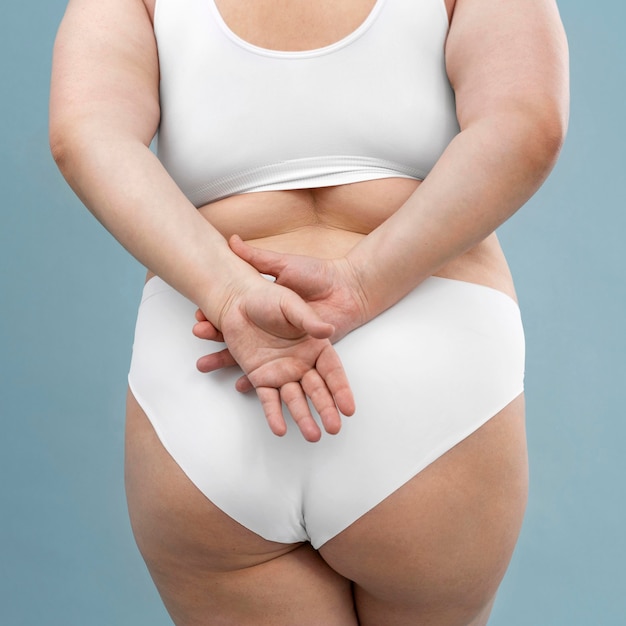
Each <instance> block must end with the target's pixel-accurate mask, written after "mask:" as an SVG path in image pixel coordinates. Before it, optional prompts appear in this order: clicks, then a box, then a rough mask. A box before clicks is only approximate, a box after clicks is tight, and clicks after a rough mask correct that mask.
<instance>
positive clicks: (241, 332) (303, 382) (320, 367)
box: [201, 281, 354, 441]
mask: <svg viewBox="0 0 626 626" xmlns="http://www.w3.org/2000/svg"><path fill="white" fill-rule="evenodd" d="M220 326H221V335H222V336H223V339H224V341H225V342H226V345H227V346H228V348H227V350H226V351H223V352H222V353H217V355H208V356H207V357H205V364H206V367H204V368H201V369H203V370H204V371H211V370H214V369H218V368H219V367H222V366H224V365H228V364H233V363H235V362H236V363H237V364H238V365H239V366H240V367H241V368H242V369H243V371H244V373H245V374H246V376H245V377H244V378H243V379H241V380H242V381H245V382H241V383H240V384H239V385H238V388H239V389H240V390H243V391H245V390H247V389H248V388H250V386H253V387H254V388H255V389H256V392H257V395H258V397H259V399H260V400H261V403H262V405H263V409H264V412H265V415H266V417H267V420H268V423H269V425H270V428H271V429H272V431H273V432H274V433H275V434H277V435H282V434H284V432H285V429H286V424H285V421H284V417H283V414H282V403H283V402H284V403H285V404H286V406H287V408H288V409H289V411H290V413H291V415H292V416H293V418H294V420H295V421H296V422H297V424H298V427H299V428H300V430H301V431H302V433H303V435H304V437H305V438H306V439H308V440H309V441H316V440H317V439H319V437H320V435H321V431H320V429H319V427H318V425H317V423H316V422H315V420H314V419H313V417H312V415H311V411H310V409H309V405H308V402H307V397H308V398H310V399H311V401H312V403H313V405H314V407H315V409H316V410H317V412H318V413H319V415H320V417H321V420H322V424H323V426H324V428H325V429H326V431H327V432H329V433H336V432H338V431H339V428H340V427H341V418H340V415H339V411H338V408H339V410H340V411H342V412H343V413H344V414H347V415H349V414H351V413H352V412H353V411H354V401H353V399H352V393H351V391H350V387H349V384H348V381H347V378H346V376H345V372H344V370H343V367H342V365H341V362H340V360H339V357H338V356H337V354H336V352H335V350H334V349H333V347H332V345H331V343H330V341H329V340H328V337H329V336H330V335H331V334H332V332H333V328H332V326H331V325H329V324H326V323H324V322H322V321H321V320H320V319H319V317H318V316H317V315H315V313H313V311H312V310H311V309H310V307H309V306H308V305H306V304H305V303H304V302H303V301H302V300H301V298H299V297H298V296H297V295H296V294H294V293H293V292H292V291H290V290H289V289H286V288H284V287H282V286H279V285H273V284H272V283H269V282H266V281H262V283H259V286H258V287H256V288H255V289H248V290H247V291H244V292H242V293H241V294H239V295H238V296H237V297H235V298H234V299H233V300H232V301H231V303H230V304H229V306H228V307H227V309H226V310H225V312H223V314H222V317H221V322H220ZM228 360H230V362H227V361H228Z"/></svg>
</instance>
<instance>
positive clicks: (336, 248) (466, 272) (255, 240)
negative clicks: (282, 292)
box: [198, 178, 515, 299]
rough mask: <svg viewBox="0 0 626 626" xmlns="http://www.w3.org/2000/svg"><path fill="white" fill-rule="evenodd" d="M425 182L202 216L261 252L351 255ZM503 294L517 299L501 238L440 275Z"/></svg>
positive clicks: (321, 191)
mask: <svg viewBox="0 0 626 626" xmlns="http://www.w3.org/2000/svg"><path fill="white" fill-rule="evenodd" d="M419 184H420V182H419V181H416V180H411V179H404V178H388V179H379V180H371V181H366V182H359V183H353V184H348V185H340V186H335V187H321V188H316V189H298V190H289V191H271V192H254V193H248V194H241V195H237V196H231V197H228V198H225V199H223V200H219V201H217V202H214V203H211V204H208V205H206V206H203V207H200V208H199V209H198V210H199V212H200V213H201V214H202V215H203V216H204V217H205V218H206V219H207V220H208V221H210V222H211V224H212V225H213V226H214V227H215V228H217V230H219V231H220V232H221V234H222V235H223V236H224V237H226V238H228V237H230V236H231V235H233V234H237V235H239V236H240V237H241V238H242V239H243V240H244V241H248V242H249V243H250V244H251V245H254V246H256V247H259V248H265V249H268V250H273V251H275V252H284V253H290V254H304V255H308V256H315V257H318V258H336V257H341V256H344V255H345V254H347V253H348V252H349V251H350V250H351V249H352V248H353V247H354V246H355V245H356V244H357V243H358V242H359V241H360V240H361V239H362V238H363V237H365V236H367V235H368V234H369V233H370V232H371V231H373V230H374V229H375V228H376V227H377V226H379V225H380V224H381V223H382V222H384V221H385V220H386V219H387V218H388V217H390V216H391V215H392V214H393V213H395V211H396V210H397V209H398V208H399V207H400V206H402V204H403V203H404V202H405V201H406V200H407V199H408V197H409V196H410V195H411V194H412V193H413V192H414V191H415V189H417V187H418V186H419ZM435 275H436V276H441V277H444V278H452V279H456V280H463V281H466V282H473V283H477V284H482V285H485V286H488V287H492V288H494V289H497V290H499V291H502V292H504V293H506V294H507V295H509V296H510V297H512V298H513V299H515V290H514V287H513V281H512V278H511V274H510V272H509V268H508V265H507V262H506V259H505V257H504V254H503V252H502V249H501V248H500V245H499V243H498V240H497V237H496V235H495V234H493V235H490V236H489V237H487V238H486V239H485V240H484V241H482V242H481V243H479V244H478V245H476V246H475V247H474V248H473V249H471V250H469V251H468V252H466V253H465V254H463V255H461V256H460V257H458V258H457V259H454V260H453V261H451V262H450V263H448V264H447V265H446V266H444V267H442V268H440V270H439V271H438V272H437V273H436V274H435Z"/></svg>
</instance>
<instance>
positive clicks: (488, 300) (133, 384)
mask: <svg viewBox="0 0 626 626" xmlns="http://www.w3.org/2000/svg"><path fill="white" fill-rule="evenodd" d="M195 310H196V306H195V305H194V304H193V303H192V302H190V301H189V300H187V299H186V298H184V297H183V296H182V295H180V294H179V293H177V292H176V291H175V290H173V289H172V288H171V287H169V286H168V285H167V284H166V283H165V282H163V281H162V280H161V279H159V278H152V279H151V280H149V281H148V282H147V283H146V285H145V288H144V294H143V298H142V302H141V305H140V307H139V314H138V319H137V325H136V332H135V341H134V346H133V356H132V361H131V368H130V373H129V384H130V388H131V391H132V393H133V394H134V396H135V398H136V399H137V401H138V403H139V405H140V406H141V408H142V409H143V410H144V412H145V413H146V415H147V416H148V418H149V420H150V421H151V423H152V425H153V427H154V429H155V431H156V433H157V435H158V437H159V438H160V440H161V442H162V444H163V446H164V447H165V448H166V449H167V450H168V452H169V453H170V455H171V456H172V457H173V458H174V460H175V461H176V462H177V463H178V465H179V466H180V467H181V469H182V470H183V471H184V472H185V473H186V475H187V476H188V477H189V478H190V480H191V481H192V482H193V483H194V484H195V485H196V486H197V487H198V488H199V489H200V491H201V492H202V493H204V495H205V496H206V497H207V498H209V499H210V500H211V501H212V502H213V503H214V504H215V505H217V506H218V507H219V508H220V509H222V510H223V511H224V512H225V513H227V514H228V515H229V516H230V517H232V518H233V519H235V520H236V521H238V522H239V523H240V524H243V525H244V526H246V527H247V528H249V529H250V530H252V531H254V532H255V533H257V534H259V535H260V536H262V537H264V538H265V539H268V540H271V541H277V542H283V543H296V542H300V541H310V542H311V543H312V545H313V546H314V547H315V548H318V547H319V546H321V545H322V544H324V543H325V542H326V541H328V540H329V539H330V538H332V537H334V536H335V535H337V534H338V533H339V532H341V531H342V530H344V529H345V528H347V527H348V526H349V525H350V524H352V523H353V522H354V521H355V520H357V519H358V518H359V517H361V516H362V515H364V514H365V513H366V512H368V511H369V510H371V509H372V508H373V507H375V506H376V505H377V504H379V503H380V502H381V501H382V500H384V499H385V498H386V497H387V496H388V495H390V494H391V493H393V492H394V491H395V490H397V489H398V488H399V487H401V486H402V485H403V484H404V483H406V482H407V481H408V480H410V479H411V478H412V477H413V476H415V475H416V474H417V473H419V472H420V471H421V470H423V469H424V468H425V467H426V466H428V465H429V464H430V463H432V462H433V461H434V460H436V459H437V458H438V457H440V456H441V455H443V454H444V453H445V452H447V451H448V450H450V449H451V448H452V447H454V446H455V445H456V444H457V443H459V442H460V441H461V440H463V439H464V438H466V437H468V436H469V435H470V434H471V433H473V432H474V431H476V430H477V429H478V428H480V426H482V425H483V424H484V423H485V422H486V421H488V420H489V419H490V418H491V417H492V416H494V415H496V414H497V413H498V412H499V411H500V410H501V409H502V408H504V407H505V406H506V405H507V404H508V403H509V402H511V400H513V399H514V398H515V397H517V396H518V395H519V394H520V393H521V392H522V391H523V377H524V335H523V328H522V323H521V319H520V312H519V308H518V307H517V304H516V303H515V302H514V301H513V300H512V299H511V298H509V297H508V296H506V295H504V294H503V293H501V292H499V291H496V290H494V289H491V288H489V287H484V286H481V285H476V284H473V283H467V282H462V281H458V280H452V279H447V278H438V277H432V278H429V279H427V280H426V281H424V282H423V283H422V284H421V285H420V286H419V287H418V288H417V289H415V290H414V291H413V292H411V293H410V294H409V295H408V296H406V297H405V298H404V299H403V300H401V301H400V302H399V303H397V304H396V305H395V306H394V307H392V308H390V309H389V310H387V311H385V312H384V313H383V314H381V315H379V316H378V317H377V318H375V319H374V320H372V321H371V322H369V323H368V324H366V325H364V326H362V327H360V328H358V329H356V330H355V331H353V332H352V333H350V334H349V335H347V336H346V337H344V338H343V339H342V340H341V341H339V342H338V343H337V344H336V346H335V348H336V350H337V351H338V353H339V356H340V357H341V359H342V362H343V364H344V367H345V369H346V372H347V375H348V378H349V380H350V383H351V385H352V389H353V391H354V395H355V400H356V407H357V410H356V413H355V414H354V415H353V416H352V417H350V418H345V419H344V423H343V426H342V429H341V431H340V433H339V434H337V435H334V436H333V435H328V434H324V436H323V437H322V439H321V441H319V442H316V443H309V442H307V441H305V440H304V439H303V438H302V436H301V435H300V433H299V431H298V429H297V428H296V427H295V425H294V424H292V425H291V427H290V428H288V431H287V434H286V435H285V436H284V437H281V438H279V437H276V436H274V435H273V434H272V433H271V432H270V430H269V428H268V426H267V423H266V421H265V418H264V415H263V411H262V410H261V407H260V405H259V403H258V400H257V398H256V396H255V395H254V394H239V393H238V392H237V391H235V388H234V385H235V381H236V379H237V378H238V377H239V376H240V375H241V372H240V371H239V370H238V368H229V369H225V370H221V371H218V372H212V373H210V374H202V373H200V372H199V371H198V370H197V369H196V367H195V362H196V360H197V359H198V358H199V357H200V356H202V355H204V354H206V353H207V352H209V351H213V350H216V349H221V347H222V346H221V345H219V344H217V345H216V344H214V343H209V342H206V341H203V340H200V339H197V338H196V337H194V336H193V334H192V332H191V329H192V326H193V324H194V321H195V318H194V314H195ZM316 417H317V416H316Z"/></svg>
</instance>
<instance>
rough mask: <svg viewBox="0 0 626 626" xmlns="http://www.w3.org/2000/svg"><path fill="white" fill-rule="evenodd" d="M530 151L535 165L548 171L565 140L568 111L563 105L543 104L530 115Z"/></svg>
mask: <svg viewBox="0 0 626 626" xmlns="http://www.w3.org/2000/svg"><path fill="white" fill-rule="evenodd" d="M532 125H533V129H532V132H531V134H530V137H531V138H532V143H531V146H530V151H531V152H533V153H534V160H535V161H536V162H537V166H538V167H539V168H541V169H545V170H546V172H549V171H550V170H551V169H552V168H553V167H554V164H555V163H556V161H557V159H558V157H559V154H560V153H561V149H562V147H563V144H564V142H565V137H566V135H567V125H568V112H567V110H566V109H564V107H557V106H545V107H541V110H540V111H539V112H538V113H536V114H535V115H534V116H532Z"/></svg>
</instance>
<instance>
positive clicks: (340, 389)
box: [316, 345, 356, 415]
mask: <svg viewBox="0 0 626 626" xmlns="http://www.w3.org/2000/svg"><path fill="white" fill-rule="evenodd" d="M316 368H317V371H318V372H319V374H320V376H321V377H322V378H323V379H324V381H325V383H326V385H327V386H328V389H329V391H330V393H331V394H332V396H333V398H334V400H335V403H336V405H337V408H338V409H339V410H340V411H341V412H342V413H343V414H344V415H353V414H354V411H355V409H356V407H355V403H354V395H353V394H352V389H351V388H350V382H349V381H348V376H347V375H346V371H345V370H344V368H343V365H342V363H341V359H340V358H339V355H338V354H337V352H335V349H334V348H333V347H332V346H331V345H329V346H328V347H326V348H324V350H322V352H321V353H320V356H319V357H318V359H317V363H316Z"/></svg>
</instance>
